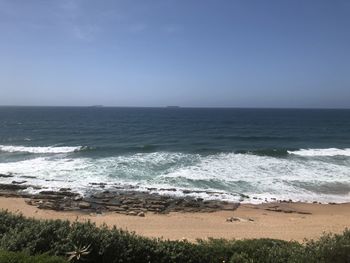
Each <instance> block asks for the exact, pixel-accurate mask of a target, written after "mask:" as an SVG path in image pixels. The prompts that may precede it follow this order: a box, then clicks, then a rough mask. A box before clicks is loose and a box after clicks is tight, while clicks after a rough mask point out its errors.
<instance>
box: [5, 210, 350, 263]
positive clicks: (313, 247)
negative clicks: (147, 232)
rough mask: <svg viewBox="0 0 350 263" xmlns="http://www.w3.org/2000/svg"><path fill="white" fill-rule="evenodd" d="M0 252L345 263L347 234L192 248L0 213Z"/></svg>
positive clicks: (102, 258) (115, 260)
mask: <svg viewBox="0 0 350 263" xmlns="http://www.w3.org/2000/svg"><path fill="white" fill-rule="evenodd" d="M76 244H80V246H77V245H76ZM0 249H2V250H6V251H14V252H20V253H24V254H26V255H36V254H43V253H46V254H47V256H49V255H56V256H61V257H66V259H67V260H68V257H69V258H70V259H71V260H72V261H77V262H79V261H81V260H82V259H83V260H84V261H83V262H87V263H94V262H96V263H100V262H101V263H106V262H108V263H121V262H126V263H127V262H130V263H131V262H132V263H134V262H136V263H137V262H140V263H143V262H144V263H153V262H154V263H187V262H189V263H218V262H225V263H226V262H230V263H233V262H243V263H251V262H254V263H256V262H257V263H282V262H283V263H285V262H286V263H304V262H305V263H309V262H310V263H316V262H321V263H328V262H332V263H333V262H334V263H340V262H341V263H343V262H345V263H346V262H348V263H350V231H349V230H347V229H346V230H345V231H344V232H343V233H342V234H335V235H332V234H325V235H323V237H321V238H320V239H319V240H309V241H306V242H304V243H303V244H301V243H298V242H287V241H282V240H276V239H266V238H265V239H247V240H226V239H209V240H197V242H194V243H192V242H189V241H186V240H182V241H170V240H163V239H152V238H146V237H141V236H138V235H136V234H135V233H132V232H128V231H124V230H121V229H119V228H117V227H112V228H109V227H107V226H106V225H102V226H100V227H97V226H96V225H95V224H94V223H91V222H84V223H79V222H72V223H71V222H68V221H61V220H34V219H28V218H25V217H23V216H20V215H14V214H11V213H8V212H6V211H2V212H0ZM67 252H70V253H68V254H67ZM59 260H60V259H59ZM7 262H14V263H15V262H22V261H7ZM32 262H39V261H32ZM54 262H55V261H54ZM0 263H1V261H0Z"/></svg>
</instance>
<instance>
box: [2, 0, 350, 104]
mask: <svg viewBox="0 0 350 263" xmlns="http://www.w3.org/2000/svg"><path fill="white" fill-rule="evenodd" d="M0 104H2V105H4V104H7V105H63V106H64V105H82V106H84V105H94V104H103V105H110V106H164V105H180V106H193V107H198V106H206V107H215V106H219V107H346V108H349V107H350V1H348V0H327V1H326V0H325V1H323V0H255V1H254V0H241V1H238V0H227V1H224V0H217V1H214V0H196V1H193V0H153V1H146V0H139V1H137V0H135V1H130V0H123V1H120V0H103V1H98V0H56V1H55V0H52V1H49V0H31V1H28V0H0Z"/></svg>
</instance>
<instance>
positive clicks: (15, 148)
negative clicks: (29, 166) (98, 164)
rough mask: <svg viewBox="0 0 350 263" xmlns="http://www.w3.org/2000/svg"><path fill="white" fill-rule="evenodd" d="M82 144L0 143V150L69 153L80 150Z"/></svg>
mask: <svg viewBox="0 0 350 263" xmlns="http://www.w3.org/2000/svg"><path fill="white" fill-rule="evenodd" d="M82 148H83V147H82V146H76V147H69V146H63V147H55V146H48V147H29V146H14V145H0V151H2V152H12V153H13V152H25V153H70V152H75V151H79V150H81V149H82Z"/></svg>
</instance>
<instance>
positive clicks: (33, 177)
mask: <svg viewBox="0 0 350 263" xmlns="http://www.w3.org/2000/svg"><path fill="white" fill-rule="evenodd" d="M21 178H27V179H35V178H36V176H31V175H22V176H21Z"/></svg>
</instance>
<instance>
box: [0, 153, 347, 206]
mask: <svg viewBox="0 0 350 263" xmlns="http://www.w3.org/2000/svg"><path fill="white" fill-rule="evenodd" d="M0 173H3V174H7V173H12V174H13V175H14V176H15V177H12V178H1V181H2V182H9V183H10V182H11V181H12V180H23V177H22V176H35V177H36V178H29V179H28V178H27V179H25V180H28V182H27V183H28V184H34V185H41V186H43V187H47V188H49V189H58V188H61V187H70V188H72V189H74V190H76V191H79V192H82V193H83V192H85V191H86V190H90V189H91V185H90V183H93V182H95V183H101V182H102V183H106V184H107V186H106V188H108V187H113V186H114V185H115V184H121V185H134V186H138V187H139V190H147V188H150V187H154V188H157V189H156V190H152V191H156V192H158V193H160V194H172V195H186V193H184V192H183V191H182V190H186V189H187V190H192V192H191V193H190V194H189V195H192V196H197V197H202V198H205V199H224V200H235V201H237V200H240V198H241V197H240V195H239V193H243V194H246V195H249V196H250V197H251V198H250V199H246V201H250V202H261V201H263V200H264V199H265V198H268V200H270V199H271V198H277V199H292V200H296V201H298V200H301V201H321V202H346V201H347V202H349V201H350V195H349V191H350V190H349V189H350V164H349V163H339V164H338V163H331V162H326V161H323V160H321V159H297V158H274V157H269V156H256V155H251V154H234V153H226V154H224V153H222V154H215V155H209V156H201V155H198V154H184V153H167V152H155V153H138V154H132V155H123V156H114V157H107V158H106V157H104V158H97V159H94V158H81V157H79V158H67V156H53V157H52V156H51V157H40V158H34V159H29V160H22V161H18V162H8V163H0ZM160 188H165V189H163V190H160ZM166 188H175V189H177V191H168V190H166ZM338 188H339V192H337V191H338ZM348 190H349V191H348ZM195 191H197V192H195ZM209 192H214V193H209ZM187 195H188V194H187ZM253 197H255V198H254V199H253ZM259 198H260V199H259Z"/></svg>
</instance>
